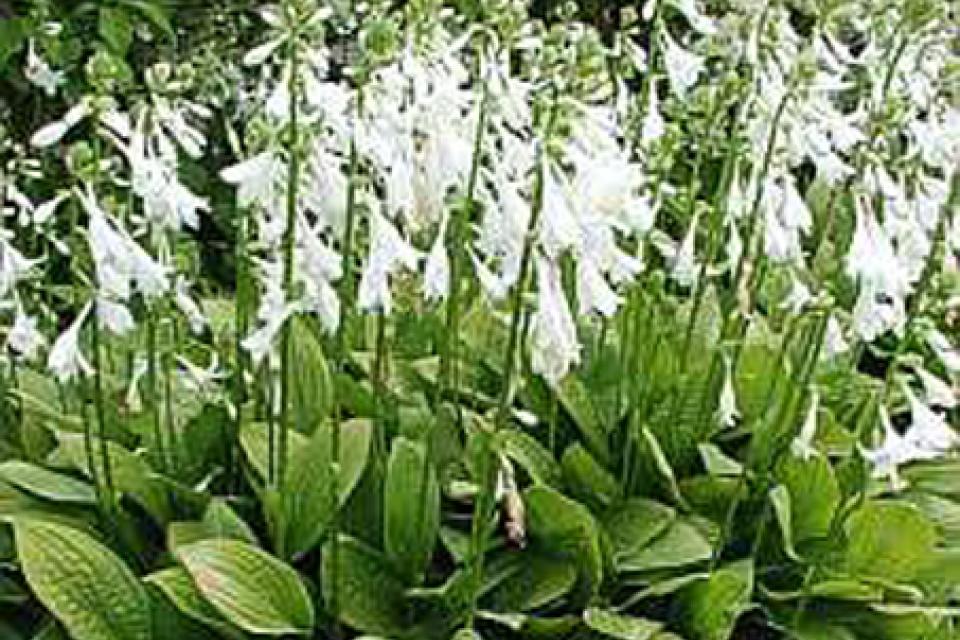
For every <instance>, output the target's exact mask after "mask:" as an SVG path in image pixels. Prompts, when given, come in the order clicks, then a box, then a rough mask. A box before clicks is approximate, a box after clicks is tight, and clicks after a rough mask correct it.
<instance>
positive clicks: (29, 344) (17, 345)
mask: <svg viewBox="0 0 960 640" xmlns="http://www.w3.org/2000/svg"><path fill="white" fill-rule="evenodd" d="M46 342H47V340H46V338H44V337H43V334H42V333H40V331H39V330H38V329H37V319H36V318H35V317H33V316H31V315H28V314H27V313H25V312H24V310H23V307H21V306H20V305H17V311H16V315H15V316H14V319H13V326H12V327H11V328H10V332H9V333H8V334H7V349H9V350H10V351H13V352H14V353H16V354H17V355H18V356H20V357H21V358H23V359H24V360H33V359H34V358H35V357H36V355H37V351H39V350H40V348H41V347H42V346H43V345H45V344H46Z"/></svg>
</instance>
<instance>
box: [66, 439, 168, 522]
mask: <svg viewBox="0 0 960 640" xmlns="http://www.w3.org/2000/svg"><path fill="white" fill-rule="evenodd" d="M57 439H58V441H59V444H60V446H59V449H58V452H57V453H58V455H60V456H62V457H63V458H64V459H66V460H67V461H68V462H69V463H70V464H72V465H73V467H74V468H76V469H78V470H79V471H81V472H82V473H84V474H85V475H87V476H88V477H89V476H90V469H89V467H88V465H87V462H88V461H87V455H86V452H85V449H84V444H83V436H82V435H80V434H73V433H63V432H61V433H58V434H57ZM93 446H94V450H96V451H99V450H100V441H99V439H97V438H93ZM107 457H108V458H109V460H110V469H111V471H112V473H113V484H114V486H115V487H116V488H117V490H118V491H120V492H121V493H126V494H128V495H130V496H131V497H132V498H133V499H134V500H136V501H137V502H138V503H140V504H141V505H142V506H143V508H144V509H146V510H147V512H148V513H149V514H150V515H151V516H153V518H154V519H155V520H157V522H159V523H161V524H163V523H166V522H167V520H169V519H170V512H171V510H170V502H169V498H168V496H169V493H168V490H167V489H165V488H164V485H163V484H162V483H161V482H160V481H159V479H158V478H157V476H156V474H154V472H153V469H151V468H150V465H149V464H148V463H147V461H146V460H144V459H143V458H142V457H140V456H138V455H137V454H134V453H131V452H130V451H128V450H127V449H125V448H124V447H123V446H121V445H120V444H117V443H116V442H112V441H108V442H107ZM94 464H96V466H97V471H98V475H99V477H101V478H102V477H103V464H102V461H101V459H100V457H99V456H97V457H96V458H95V460H94Z"/></svg>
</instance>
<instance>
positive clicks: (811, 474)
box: [776, 455, 840, 544]
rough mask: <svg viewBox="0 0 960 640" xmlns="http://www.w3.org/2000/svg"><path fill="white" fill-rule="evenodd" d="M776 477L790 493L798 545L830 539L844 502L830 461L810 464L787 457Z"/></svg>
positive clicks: (822, 459) (815, 460)
mask: <svg viewBox="0 0 960 640" xmlns="http://www.w3.org/2000/svg"><path fill="white" fill-rule="evenodd" d="M776 475H777V479H778V480H779V481H780V482H781V483H782V484H783V485H784V486H786V487H787V489H788V490H789V492H790V498H791V500H790V518H791V522H792V523H793V538H794V541H795V542H796V543H797V544H800V543H802V542H803V541H805V540H810V539H812V538H820V537H823V536H826V535H827V534H828V533H829V531H830V526H831V524H832V522H833V516H834V513H835V512H836V509H837V505H838V504H839V502H840V485H839V483H838V482H837V478H836V476H835V475H834V473H833V467H832V466H831V465H830V461H829V460H828V459H827V458H825V457H823V456H819V455H817V456H813V457H811V458H808V459H807V460H803V459H801V458H798V457H795V456H792V455H791V456H786V457H785V458H784V459H783V461H782V462H781V463H780V465H779V467H778V469H777V474H776Z"/></svg>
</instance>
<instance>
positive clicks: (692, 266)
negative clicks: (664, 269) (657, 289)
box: [670, 213, 700, 287]
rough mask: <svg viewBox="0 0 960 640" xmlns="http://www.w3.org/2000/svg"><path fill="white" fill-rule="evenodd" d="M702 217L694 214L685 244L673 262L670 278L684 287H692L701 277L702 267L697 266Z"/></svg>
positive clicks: (684, 238) (681, 246)
mask: <svg viewBox="0 0 960 640" xmlns="http://www.w3.org/2000/svg"><path fill="white" fill-rule="evenodd" d="M699 220H700V215H699V213H698V214H694V216H693V220H692V221H691V222H690V227H689V229H687V235H685V236H684V237H683V243H682V244H681V245H680V249H679V250H678V251H677V252H676V255H675V257H674V260H673V268H672V269H671V270H670V277H671V278H673V279H674V280H676V281H677V283H678V284H680V285H681V286H684V287H692V286H693V285H694V283H695V282H696V281H697V277H698V276H699V275H700V274H699V271H700V267H699V265H698V264H697V252H696V243H697V224H698V222H699Z"/></svg>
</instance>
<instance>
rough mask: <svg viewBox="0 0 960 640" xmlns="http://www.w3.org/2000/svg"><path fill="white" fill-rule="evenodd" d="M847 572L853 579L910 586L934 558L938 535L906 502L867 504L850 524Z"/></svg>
mask: <svg viewBox="0 0 960 640" xmlns="http://www.w3.org/2000/svg"><path fill="white" fill-rule="evenodd" d="M847 538H848V540H849V543H848V547H847V558H846V561H847V569H848V570H849V572H850V573H851V574H852V575H854V576H869V577H874V578H881V579H885V580H889V581H891V582H909V581H910V580H911V579H912V578H913V577H914V576H916V575H917V573H918V572H920V571H921V570H923V569H924V568H925V565H926V564H927V563H928V562H930V560H931V558H933V549H934V546H935V545H936V543H937V533H936V530H935V528H934V526H933V523H931V522H930V521H929V520H928V519H927V518H926V517H925V516H924V515H923V513H922V512H920V510H919V509H917V508H916V507H915V506H913V505H912V504H909V503H906V502H893V501H889V502H868V503H867V504H866V505H864V506H863V507H862V508H860V509H859V510H858V511H857V512H856V513H854V514H853V515H852V516H851V517H850V520H849V522H848V523H847Z"/></svg>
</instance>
